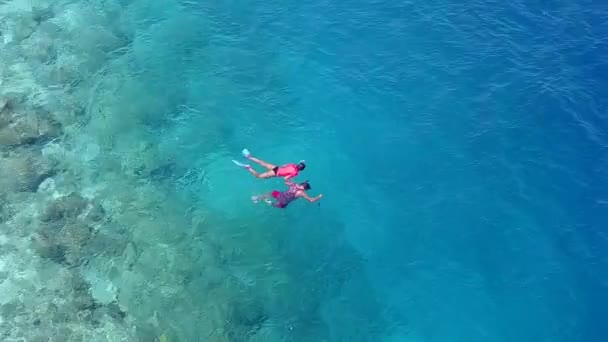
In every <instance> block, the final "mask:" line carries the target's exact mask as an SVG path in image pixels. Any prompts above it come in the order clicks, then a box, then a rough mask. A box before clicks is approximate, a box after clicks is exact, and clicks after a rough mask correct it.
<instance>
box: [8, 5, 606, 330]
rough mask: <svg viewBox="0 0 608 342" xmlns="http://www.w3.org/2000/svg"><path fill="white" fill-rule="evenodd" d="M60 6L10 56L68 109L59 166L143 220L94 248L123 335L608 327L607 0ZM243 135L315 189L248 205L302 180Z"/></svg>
mask: <svg viewBox="0 0 608 342" xmlns="http://www.w3.org/2000/svg"><path fill="white" fill-rule="evenodd" d="M14 3H18V2H14ZM5 6H6V5H5ZM41 6H42V5H41ZM14 7H15V8H17V7H18V8H20V7H24V8H25V9H24V10H23V11H24V13H30V12H31V8H30V7H31V6H29V7H28V6H14ZM43 7H44V6H43ZM47 7H49V6H48V5H47ZM49 8H52V10H51V11H50V12H49V13H50V14H47V15H45V16H43V17H44V18H43V19H40V18H39V17H36V18H37V19H36V22H37V24H36V25H37V26H36V30H34V34H32V35H31V36H28V37H27V38H25V39H24V40H23V42H21V43H17V38H15V42H12V41H9V39H7V38H5V45H4V46H5V48H4V50H3V53H4V55H3V56H4V57H3V58H8V57H6V56H11V58H13V60H12V61H11V62H10V63H14V64H10V65H16V66H18V65H22V64H19V63H22V62H23V61H25V62H24V63H27V65H31V68H32V70H33V72H32V75H34V76H32V77H33V79H34V80H35V81H36V82H37V84H41V85H42V86H41V87H43V88H45V89H50V90H49V92H51V94H52V96H48V99H47V100H46V102H45V106H46V107H47V108H50V109H49V110H51V111H52V110H55V112H61V113H62V114H58V117H61V118H63V120H59V121H62V124H63V125H64V134H63V135H62V137H61V139H59V141H53V142H51V143H49V145H45V147H41V148H42V149H43V151H46V152H45V155H55V154H53V153H56V152H53V151H55V149H57V148H59V147H52V148H51V147H50V146H55V145H54V144H59V146H61V147H60V149H63V150H65V151H69V152H65V155H62V157H61V158H60V159H61V160H62V161H64V169H62V170H63V171H62V172H59V173H58V175H56V176H53V177H54V181H55V183H56V184H57V187H58V188H61V187H64V188H65V189H68V188H69V189H75V190H76V191H78V192H81V193H83V194H93V195H91V196H93V197H95V198H96V199H98V200H99V201H100V202H101V203H102V204H103V207H104V208H105V211H106V212H107V213H108V215H112V218H111V219H108V220H107V221H104V222H105V223H104V224H102V225H100V226H99V228H98V229H99V231H100V232H104V233H107V234H110V235H112V234H115V235H116V236H117V239H118V240H120V241H122V243H123V244H127V247H124V246H123V247H121V248H125V252H124V253H123V252H122V249H121V252H119V253H117V254H116V255H112V256H109V257H108V256H105V255H100V253H92V254H91V255H87V256H85V257H83V258H85V259H86V260H87V262H86V263H84V264H82V265H79V266H78V267H77V268H76V270H77V271H76V272H78V273H79V274H83V277H84V279H85V280H86V281H87V282H88V284H89V285H90V287H91V290H90V292H91V293H93V297H95V300H96V301H98V302H103V298H106V297H107V296H110V297H111V299H108V300H107V302H108V303H110V302H113V303H117V304H118V306H119V307H120V308H121V312H122V313H123V314H124V315H126V317H127V318H126V321H125V322H123V323H121V324H122V326H124V327H126V328H125V329H127V330H128V329H135V330H136V333H134V335H133V337H132V339H129V340H141V341H147V339H150V338H152V337H154V336H156V337H158V336H162V334H166V335H165V336H166V337H168V338H170V340H171V341H391V342H392V341H404V342H410V341H411V342H422V341H469V342H475V341H569V342H571V341H586V342H587V341H598V342H599V341H605V340H606V339H607V338H608V328H606V325H605V317H606V316H608V312H607V309H606V308H607V307H608V271H607V270H608V256H607V255H608V252H607V250H608V235H607V233H606V228H605V227H606V223H607V222H608V221H607V218H608V217H607V214H606V212H608V211H607V204H608V192H607V191H606V181H605V178H606V176H608V171H607V170H608V158H607V156H606V148H607V147H608V137H607V136H606V133H605V132H606V128H607V127H608V123H607V121H606V120H607V117H606V105H607V104H608V102H607V97H606V95H607V94H606V90H605V89H608V86H607V85H606V81H605V79H606V76H607V75H608V65H607V61H608V58H607V57H608V43H607V42H606V38H605V37H606V36H607V35H608V26H607V25H606V22H608V21H607V19H608V6H606V5H604V4H602V3H595V2H579V3H577V2H563V1H562V2H558V3H548V2H542V1H541V2H522V1H515V2H508V3H505V2H498V1H475V2H469V3H460V2H455V1H451V0H442V1H430V2H429V1H417V0H412V1H404V2H389V1H363V2H361V1H342V2H339V3H336V2H327V1H321V0H313V1H309V2H303V3H300V2H278V1H266V2H250V1H245V2H233V1H230V2H219V3H207V2H203V1H198V0H197V1H194V0H191V1H177V0H163V1H153V2H150V1H140V0H133V1H128V0H123V1H82V0H81V1H70V2H60V3H57V4H53V5H52V6H50V7H49ZM9 12H10V11H9ZM10 13H12V12H10ZM11 15H12V14H11ZM9 26H10V25H9ZM11 27H13V26H11ZM15 27H16V26H15ZM43 33H44V34H43ZM4 36H5V37H7V36H8V35H7V34H6V33H5V34H4ZM40 36H41V37H47V39H49V40H48V41H52V42H54V43H49V45H51V46H53V44H55V45H56V46H57V47H51V48H48V49H50V50H52V51H53V52H52V53H51V52H48V54H49V55H53V57H48V60H45V57H39V56H38V55H35V56H34V57H32V53H31V51H32V50H31V49H38V48H41V47H43V46H46V45H44V44H42V43H41V42H40V41H34V42H32V40H33V39H38V38H37V37H40ZM15 37H16V36H15ZM48 37H50V38H48ZM11 39H13V38H11ZM40 39H42V38H40ZM18 44H20V45H18ZM31 46H33V47H31ZM28 51H29V52H28ZM36 56H38V57H36ZM41 60H42V61H41ZM16 61H20V62H16ZM7 70H8V69H7ZM11 70H12V71H11V72H12V74H11V73H9V72H8V71H7V72H6V75H11V76H10V77H9V76H6V80H9V79H10V80H14V79H18V77H16V76H14V74H15V73H17V71H15V70H21V69H20V68H17V67H15V68H13V69H11ZM7 84H17V82H13V83H10V82H8V81H7ZM19 84H20V83H19ZM5 93H6V92H5ZM34 98H35V96H34ZM32 101H34V100H32ZM43 102H44V101H43ZM72 107H77V108H80V111H78V110H76V112H77V114H74V116H75V118H72V119H70V120H68V119H66V118H65V117H64V116H61V115H63V113H65V108H72ZM243 148H248V149H250V150H251V152H252V154H253V155H255V156H256V157H258V158H261V159H264V160H267V161H269V162H271V163H276V164H283V163H288V162H297V161H298V160H300V159H305V160H306V162H307V168H306V170H304V171H303V172H302V173H301V175H300V176H299V177H298V179H301V180H305V179H307V180H309V182H310V184H311V185H312V190H311V194H312V195H316V194H317V193H322V194H323V195H324V197H323V199H322V200H321V201H320V204H319V205H318V206H317V205H316V204H312V205H311V204H309V203H306V202H305V201H303V200H300V201H297V202H295V203H293V204H291V205H290V206H289V208H288V209H286V210H278V209H275V208H270V207H267V206H264V205H261V204H258V205H255V204H252V203H251V200H250V197H251V196H252V195H256V194H261V193H265V192H268V191H271V190H274V189H279V190H281V189H282V188H283V185H282V183H281V182H280V181H279V180H276V179H269V180H258V179H255V178H253V177H252V176H251V175H249V174H248V173H247V172H246V171H245V170H243V169H240V168H237V167H235V166H234V164H232V162H231V159H238V160H241V161H244V160H243V159H242V157H241V156H240V151H241V150H242V149H243ZM65 156H70V157H69V158H68V157H65ZM41 192H42V191H41V190H38V193H41ZM60 192H63V193H65V192H66V191H65V190H62V191H60ZM11 196H12V195H11ZM31 196H35V195H31ZM36 196H37V195H36ZM32 198H34V197H32ZM35 198H36V201H39V200H40V199H39V197H35ZM27 201H33V199H31V198H28V200H27ZM28 203H29V202H28ZM16 217H19V215H17V216H16ZM7 222H8V225H7V226H8V227H11V224H14V222H17V220H16V219H13V220H12V221H11V220H8V221H7ZM11 229H12V228H11ZM11 229H7V232H10V231H11ZM24 231H28V230H27V228H24ZM7 234H8V233H7ZM129 246H136V247H129ZM83 248H84V247H83ZM100 248H104V247H100ZM105 248H107V247H105ZM130 251H133V252H130ZM101 254H103V253H101ZM1 270H2V268H1V267H0V271H1ZM0 273H1V272H0ZM106 278H107V280H105V279H106ZM99 279H102V280H99ZM7 282H8V281H7ZM97 282H100V283H102V284H104V286H96V284H97ZM107 284H111V285H107ZM0 285H1V284H0ZM106 285H107V286H106ZM4 286H8V285H4ZM99 288H101V289H99ZM103 289H105V291H106V292H108V293H110V294H109V295H105V297H104V295H103V293H105V292H104V290H103ZM108 289H109V290H108ZM100 293H101V294H100ZM2 303H3V302H0V304H2ZM7 303H8V300H7ZM104 305H105V304H104ZM108 305H109V304H108ZM6 310H8V309H6ZM6 310H5V311H6ZM87 310H88V309H87ZM81 316H82V315H81ZM78 317H80V316H78ZM3 319H4V321H8V319H7V317H4V318H3ZM85 321H86V320H85ZM2 322H3V321H0V323H2ZM49 324H50V327H51V328H49V329H52V327H53V324H56V321H53V322H51V323H49ZM81 324H85V323H82V322H81ZM86 324H89V323H86ZM42 326H44V322H43V323H42ZM87 329H88V328H87ZM6 336H8V335H6ZM10 336H13V335H10ZM15 336H16V335H15ZM100 336H101V335H100ZM90 340H91V341H93V339H90ZM99 340H103V337H99ZM110 340H111V338H110Z"/></svg>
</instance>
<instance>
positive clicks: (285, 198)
mask: <svg viewBox="0 0 608 342" xmlns="http://www.w3.org/2000/svg"><path fill="white" fill-rule="evenodd" d="M299 191H301V190H300V188H299V187H298V185H297V184H295V183H292V184H291V185H289V188H288V189H287V190H286V191H277V190H275V191H273V192H272V197H274V198H275V199H276V200H277V201H276V203H274V204H273V205H274V206H275V207H278V208H285V207H287V206H288V205H289V203H291V202H292V201H294V200H295V199H296V198H298V192H299Z"/></svg>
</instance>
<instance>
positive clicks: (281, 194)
mask: <svg viewBox="0 0 608 342" xmlns="http://www.w3.org/2000/svg"><path fill="white" fill-rule="evenodd" d="M285 185H287V186H288V188H287V190H286V191H278V190H274V191H272V192H269V193H267V194H265V195H261V196H252V197H251V200H252V201H253V202H254V203H257V202H258V201H259V200H264V202H266V203H267V204H269V205H271V206H273V207H275V208H281V209H284V208H286V207H287V205H289V203H291V202H293V201H295V200H296V199H298V198H300V197H303V198H305V199H307V200H308V201H309V202H310V203H314V202H316V201H318V200H320V199H321V198H322V197H323V194H320V195H318V196H316V197H310V196H308V194H306V191H307V190H310V189H311V187H310V184H308V181H304V182H302V183H300V184H296V183H294V182H292V181H290V180H285ZM271 196H272V197H273V198H274V201H271V200H270V197H271Z"/></svg>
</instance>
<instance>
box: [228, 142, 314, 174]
mask: <svg viewBox="0 0 608 342" xmlns="http://www.w3.org/2000/svg"><path fill="white" fill-rule="evenodd" d="M243 156H244V157H245V158H247V159H249V160H251V161H252V162H254V163H257V164H259V165H260V166H262V167H264V168H266V170H267V171H266V172H261V173H260V172H257V171H256V170H254V169H253V167H251V165H249V164H243V163H239V162H238V161H236V160H232V161H233V162H234V163H235V164H236V165H238V166H241V167H244V168H245V169H247V170H248V171H249V172H250V173H251V174H252V175H254V176H255V177H256V178H263V179H264V178H272V177H282V178H284V179H285V180H287V179H291V178H294V177H295V176H297V175H298V173H299V172H300V171H302V170H304V169H305V168H306V165H305V164H304V161H303V160H301V161H300V162H299V163H298V164H285V165H282V166H277V165H273V164H270V163H267V162H265V161H263V160H260V159H257V158H255V157H252V156H251V153H249V150H247V149H244V150H243Z"/></svg>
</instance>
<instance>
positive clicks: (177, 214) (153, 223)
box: [0, 0, 376, 342]
mask: <svg viewBox="0 0 608 342" xmlns="http://www.w3.org/2000/svg"><path fill="white" fill-rule="evenodd" d="M154 6H158V5H156V4H155V3H147V2H122V1H116V2H114V1H104V2H102V3H95V4H92V3H86V4H85V3H78V2H72V1H69V2H67V1H66V2H64V1H58V2H51V1H43V0H40V1H34V2H33V3H31V4H29V3H28V4H27V5H24V4H22V3H19V2H18V1H11V2H7V3H5V2H2V3H0V16H1V17H2V19H3V20H2V21H1V23H2V24H1V27H0V31H1V38H2V39H0V58H2V60H3V62H5V61H6V62H5V63H1V64H0V76H1V77H0V86H1V89H0V293H2V296H0V340H2V341H11V340H26V341H57V342H59V341H61V342H71V341H153V340H157V341H163V342H164V341H285V340H289V341H321V340H329V339H330V337H331V331H330V328H329V326H328V325H327V324H326V322H324V321H323V319H322V306H323V304H324V303H325V302H326V301H328V300H329V299H330V298H331V297H332V296H334V295H336V294H337V293H338V292H339V291H340V290H341V289H342V288H343V287H344V286H345V284H348V281H349V279H351V278H352V277H353V276H354V275H355V274H356V273H357V272H359V271H360V267H361V264H362V262H363V261H362V260H361V258H360V257H359V256H358V254H357V253H356V252H355V251H354V250H353V249H352V248H350V247H349V246H348V244H346V243H343V241H342V240H340V236H339V234H340V229H339V228H340V225H339V224H338V223H337V222H333V221H327V222H325V223H324V224H321V225H319V224H317V225H315V226H314V228H312V229H311V230H310V231H309V232H307V235H304V236H298V237H294V236H288V235H287V233H286V232H285V231H284V230H283V229H282V227H285V226H289V222H287V221H281V220H287V219H286V218H282V219H278V221H273V222H268V221H266V220H264V219H263V218H260V219H259V220H255V221H253V222H252V221H251V220H249V219H244V218H243V217H237V218H235V217H230V216H229V215H225V214H224V213H223V212H220V211H214V210H211V209H209V208H210V207H211V206H210V205H209V202H205V201H204V200H201V199H200V196H198V197H197V196H193V195H191V192H189V193H187V194H185V193H186V192H185V191H183V189H184V188H186V187H187V186H189V185H190V184H191V183H196V182H198V181H199V180H200V178H201V177H202V175H203V172H202V171H201V170H200V168H199V167H198V166H196V167H195V166H192V165H190V164H191V163H192V161H191V160H189V159H188V157H184V156H180V155H177V154H176V153H175V151H176V150H177V146H182V145H180V144H191V143H192V144H194V143H193V142H194V141H198V140H200V141H202V143H201V142H198V143H197V145H196V146H197V148H199V147H200V148H199V149H198V151H200V153H201V154H204V155H206V156H207V155H210V156H211V155H213V151H214V149H216V145H217V144H218V143H224V142H223V141H222V137H223V136H231V135H232V134H233V133H232V132H231V129H230V128H227V125H226V124H225V123H224V122H223V121H222V120H223V119H224V118H223V117H219V118H218V117H205V116H201V115H199V118H197V119H196V120H197V121H195V124H198V125H200V126H202V129H201V131H200V132H196V133H197V134H196V136H195V137H192V136H188V137H183V139H182V140H179V139H177V138H175V137H174V136H173V135H172V134H173V133H176V132H178V131H179V128H180V127H182V126H180V125H185V124H184V123H183V122H180V121H183V120H187V119H189V118H191V117H193V116H194V115H196V114H197V113H196V111H195V110H190V109H184V108H183V103H186V102H187V101H185V98H186V97H188V95H189V93H188V91H189V90H188V89H187V88H186V85H184V84H182V83H181V82H180V77H181V75H177V74H176V75H174V74H172V72H171V68H172V66H171V65H172V63H188V62H189V61H188V58H190V57H188V56H189V54H191V53H192V52H191V51H189V50H188V49H187V48H185V47H184V46H183V41H184V40H197V39H201V38H200V37H199V35H198V34H193V33H192V31H188V32H184V31H183V30H182V29H181V28H180V25H178V24H180V23H179V20H176V18H177V17H174V18H172V19H170V20H169V19H166V21H167V22H168V23H169V24H171V25H172V26H170V27H168V28H167V27H165V28H163V26H162V25H160V24H159V25H151V24H149V23H147V22H145V21H141V20H138V13H139V12H138V11H141V12H142V13H146V12H147V11H149V10H151V9H150V8H153V7H154ZM159 13H164V12H163V11H160V12H159ZM182 14H183V15H184V16H185V17H186V18H187V20H189V21H192V22H193V23H194V22H196V21H195V19H196V18H194V17H193V16H192V15H190V14H184V13H182ZM142 29H146V30H149V31H146V32H147V33H146V34H150V35H155V36H156V38H157V40H156V41H155V43H154V44H157V45H153V44H152V43H150V42H149V41H147V40H146V39H142V38H141V37H139V40H137V39H136V37H135V33H136V32H138V34H141V30H142ZM138 30H140V31H138ZM159 37H164V38H166V37H175V40H169V41H163V40H159V39H158V38H159ZM163 44H169V46H173V47H175V49H181V50H180V51H182V50H183V51H182V52H183V54H184V56H187V57H184V58H183V59H180V58H182V57H179V58H178V57H176V56H174V55H171V56H170V55H169V52H166V51H164V50H166V46H165V45H163ZM155 47H159V49H157V48H155ZM159 50H161V51H159ZM163 51H164V52H163ZM153 52H155V53H159V54H164V53H166V54H167V56H165V55H163V56H161V57H164V58H166V60H162V59H161V61H162V62H161V63H158V61H153V60H151V59H150V58H149V55H150V54H151V53H153ZM170 52H171V53H173V52H174V51H170ZM142 70H145V71H146V72H145V73H144V72H142ZM165 76H166V77H169V78H171V82H174V83H175V87H171V89H167V87H165V86H164V83H162V82H161V83H159V82H151V80H154V79H157V78H163V77H165ZM217 82H228V81H226V79H224V78H217ZM151 84H155V86H151ZM159 84H160V85H159ZM161 85H162V86H161ZM210 94H212V95H213V92H211V93H210ZM201 107H202V108H207V109H209V110H212V109H213V110H216V109H218V108H220V107H221V106H218V105H216V104H215V103H214V102H213V101H210V102H209V103H206V104H204V105H202V106H201ZM184 113H187V114H188V115H191V116H188V115H186V114H184ZM187 124H190V123H187ZM164 130H168V131H170V132H171V133H166V132H165V131H164ZM176 134H177V133H176ZM159 136H161V137H159ZM193 192H194V191H193ZM327 232H331V233H327ZM289 241H291V242H289ZM294 244H295V245H294ZM366 305H368V306H369V307H370V308H373V307H374V306H375V305H376V304H375V303H367V304H366ZM352 307H354V306H352ZM370 310H372V309H370ZM342 323H344V322H342ZM360 326H361V329H359V335H358V336H351V337H350V339H349V340H350V341H357V340H365V338H366V336H367V335H366V332H368V331H370V329H371V328H369V327H367V326H366V325H365V324H360Z"/></svg>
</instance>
